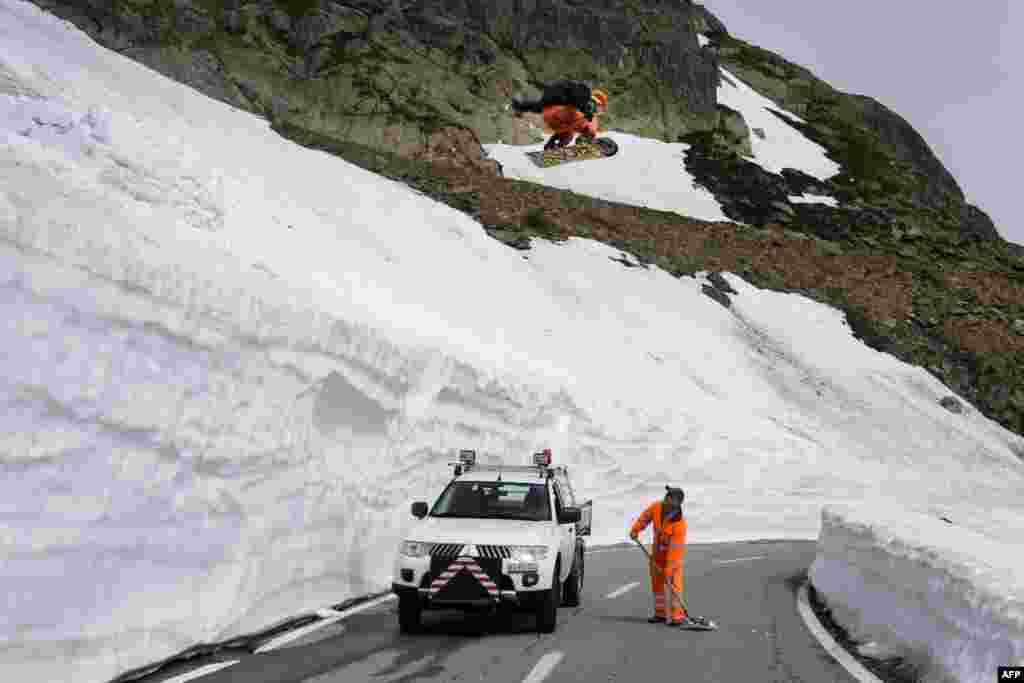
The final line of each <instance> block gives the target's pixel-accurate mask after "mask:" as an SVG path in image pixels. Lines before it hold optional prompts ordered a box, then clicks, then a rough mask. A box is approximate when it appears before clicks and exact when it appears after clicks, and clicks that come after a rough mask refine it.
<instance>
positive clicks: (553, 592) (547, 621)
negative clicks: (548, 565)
mask: <svg viewBox="0 0 1024 683" xmlns="http://www.w3.org/2000/svg"><path fill="white" fill-rule="evenodd" d="M559 573H560V567H559V566H558V565H557V564H556V565H555V573H554V575H553V576H552V577H551V588H550V589H548V590H547V591H545V593H544V597H543V598H542V599H541V601H540V604H539V605H537V630H538V631H539V632H540V633H554V631H555V625H556V623H557V622H558V605H559V603H560V602H561V601H562V595H561V593H562V590H561V589H562V582H561V581H559V580H558V575H559Z"/></svg>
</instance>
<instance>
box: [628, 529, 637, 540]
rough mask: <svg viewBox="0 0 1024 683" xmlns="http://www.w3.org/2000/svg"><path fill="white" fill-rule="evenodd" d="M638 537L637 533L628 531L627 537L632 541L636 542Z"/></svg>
mask: <svg viewBox="0 0 1024 683" xmlns="http://www.w3.org/2000/svg"><path fill="white" fill-rule="evenodd" d="M638 536H639V534H638V533H637V532H635V531H630V532H629V537H630V538H631V539H633V540H634V541H635V540H637V538H638Z"/></svg>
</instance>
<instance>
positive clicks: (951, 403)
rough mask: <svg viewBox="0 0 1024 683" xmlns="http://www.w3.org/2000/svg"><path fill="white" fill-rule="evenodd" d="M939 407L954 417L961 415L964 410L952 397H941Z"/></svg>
mask: <svg viewBox="0 0 1024 683" xmlns="http://www.w3.org/2000/svg"><path fill="white" fill-rule="evenodd" d="M939 405H940V406H942V407H943V408H945V409H946V410H948V411H949V412H951V413H955V414H956V415H962V414H963V412H964V408H963V406H962V405H960V401H958V400H956V399H955V398H954V397H952V396H943V397H942V400H941V401H939Z"/></svg>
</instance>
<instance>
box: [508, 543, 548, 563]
mask: <svg viewBox="0 0 1024 683" xmlns="http://www.w3.org/2000/svg"><path fill="white" fill-rule="evenodd" d="M510 550H511V551H512V557H511V558H509V559H511V560H512V561H513V562H540V561H541V560H543V559H545V558H546V557H547V556H548V547H547V546H545V545H514V546H512V547H511V548H510Z"/></svg>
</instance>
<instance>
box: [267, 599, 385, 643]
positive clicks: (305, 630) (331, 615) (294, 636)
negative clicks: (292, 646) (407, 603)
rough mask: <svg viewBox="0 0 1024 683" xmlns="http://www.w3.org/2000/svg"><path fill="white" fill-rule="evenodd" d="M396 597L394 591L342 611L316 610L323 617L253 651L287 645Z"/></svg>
mask: <svg viewBox="0 0 1024 683" xmlns="http://www.w3.org/2000/svg"><path fill="white" fill-rule="evenodd" d="M397 597H398V596H397V595H395V594H394V593H388V594H387V595H382V596H381V597H379V598H376V599H374V600H370V601H369V602H364V603H362V604H359V605H356V606H355V607H350V608H349V609H347V610H344V611H342V612H338V611H335V610H333V609H321V610H317V616H320V617H324V618H323V619H321V620H320V621H314V622H313V623H312V624H308V625H306V626H303V627H302V628H297V629H295V630H294V631H288V632H287V633H284V634H281V635H279V636H278V637H277V638H274V639H272V640H269V641H267V642H266V643H264V644H263V645H260V646H259V647H258V648H256V650H255V652H256V653H257V654H259V653H261V652H269V651H270V650H274V649H277V648H279V647H281V646H282V645H287V644H288V643H290V642H292V641H293V640H298V639H299V638H301V637H303V636H305V635H308V634H310V633H312V632H313V631H317V630H319V629H322V628H323V627H325V626H330V625H331V624H333V623H335V622H338V621H341V620H342V619H345V618H346V617H350V616H352V615H353V614H358V613H359V612H365V611H366V610H368V609H371V608H373V607H376V606H377V605H380V604H383V603H385V602H388V601H390V600H394V599H395V598H397Z"/></svg>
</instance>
